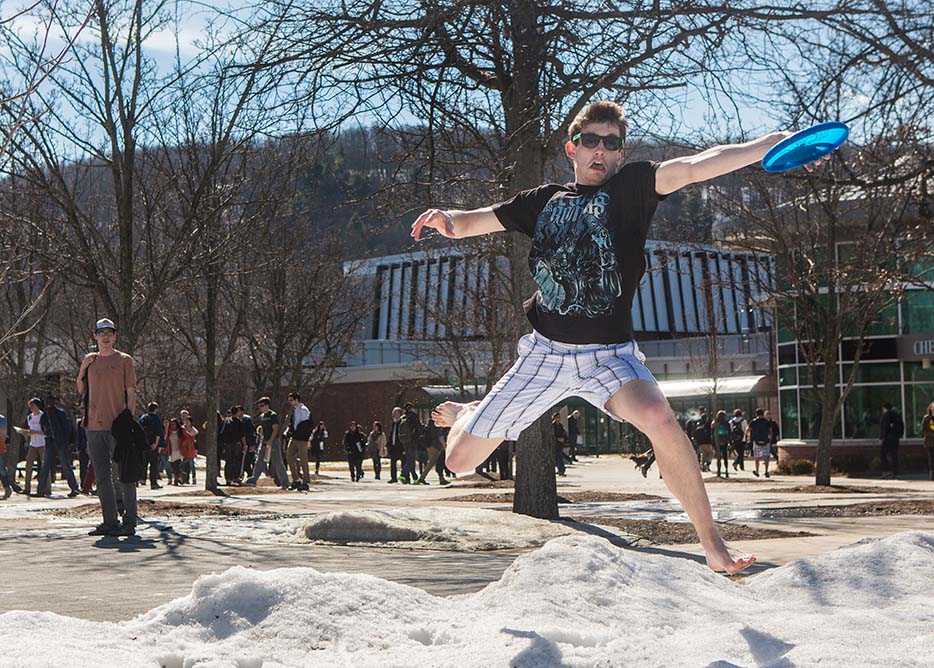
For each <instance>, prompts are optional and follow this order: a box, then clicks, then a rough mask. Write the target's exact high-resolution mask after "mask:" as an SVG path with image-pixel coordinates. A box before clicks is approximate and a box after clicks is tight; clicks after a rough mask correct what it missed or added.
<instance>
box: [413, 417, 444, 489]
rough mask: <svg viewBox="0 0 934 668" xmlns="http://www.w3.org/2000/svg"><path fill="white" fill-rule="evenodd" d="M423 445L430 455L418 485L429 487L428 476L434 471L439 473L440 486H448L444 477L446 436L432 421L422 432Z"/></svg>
mask: <svg viewBox="0 0 934 668" xmlns="http://www.w3.org/2000/svg"><path fill="white" fill-rule="evenodd" d="M422 444H423V445H424V446H425V452H426V453H427V454H428V464H426V465H425V468H424V470H423V471H422V473H421V475H420V476H419V478H418V484H420V485H427V484H428V480H427V478H428V474H429V473H431V471H432V469H434V470H435V471H437V472H438V484H439V485H447V484H448V481H447V479H445V477H444V434H442V430H441V429H440V428H439V427H437V426H436V425H435V423H434V422H432V421H431V420H429V421H428V423H427V424H426V425H425V427H424V429H423V430H422Z"/></svg>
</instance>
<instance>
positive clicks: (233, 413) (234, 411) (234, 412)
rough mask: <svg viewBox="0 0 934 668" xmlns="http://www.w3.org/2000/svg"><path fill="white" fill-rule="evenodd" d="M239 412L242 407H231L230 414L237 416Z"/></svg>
mask: <svg viewBox="0 0 934 668" xmlns="http://www.w3.org/2000/svg"><path fill="white" fill-rule="evenodd" d="M239 412H240V407H239V406H231V407H230V414H231V415H236V414H237V413H239Z"/></svg>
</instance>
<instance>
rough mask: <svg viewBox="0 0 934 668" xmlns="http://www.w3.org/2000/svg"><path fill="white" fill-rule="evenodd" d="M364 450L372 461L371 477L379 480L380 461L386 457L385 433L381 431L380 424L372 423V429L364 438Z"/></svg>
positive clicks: (381, 424) (381, 425)
mask: <svg viewBox="0 0 934 668" xmlns="http://www.w3.org/2000/svg"><path fill="white" fill-rule="evenodd" d="M366 449H367V453H368V454H369V456H370V459H371V460H372V461H373V477H374V478H376V479H377V480H379V474H380V471H381V470H382V462H381V459H382V458H383V457H385V456H386V432H384V431H383V423H382V422H379V421H376V422H374V423H373V429H372V431H370V433H369V434H368V435H367V437H366Z"/></svg>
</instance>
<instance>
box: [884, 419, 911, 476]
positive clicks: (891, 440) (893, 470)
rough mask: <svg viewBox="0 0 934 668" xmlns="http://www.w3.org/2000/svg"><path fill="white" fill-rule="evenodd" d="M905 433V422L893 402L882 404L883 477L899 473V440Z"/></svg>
mask: <svg viewBox="0 0 934 668" xmlns="http://www.w3.org/2000/svg"><path fill="white" fill-rule="evenodd" d="M904 433H905V423H904V422H902V416H901V415H899V414H898V411H896V410H895V409H894V408H892V404H890V403H889V402H888V401H886V402H885V403H883V404H882V419H881V420H880V421H879V438H880V439H881V441H882V443H881V447H880V449H879V460H880V462H881V464H882V477H883V478H894V477H895V476H897V475H898V441H899V439H900V438H901V437H902V436H903V435H904Z"/></svg>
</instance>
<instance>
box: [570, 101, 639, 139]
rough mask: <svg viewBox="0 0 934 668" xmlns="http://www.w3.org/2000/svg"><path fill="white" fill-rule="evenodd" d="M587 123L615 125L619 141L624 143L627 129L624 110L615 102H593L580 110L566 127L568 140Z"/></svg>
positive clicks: (627, 124) (627, 123)
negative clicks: (617, 129)
mask: <svg viewBox="0 0 934 668" xmlns="http://www.w3.org/2000/svg"><path fill="white" fill-rule="evenodd" d="M588 123H616V126H617V127H618V128H619V137H620V139H621V140H622V141H623V142H625V141H626V129H627V128H628V127H629V122H628V121H627V120H626V110H625V109H623V107H622V105H619V104H617V103H616V102H609V101H601V102H594V103H592V104H589V105H587V106H586V107H584V108H583V109H581V110H580V112H579V113H578V114H577V116H575V117H574V120H573V121H571V125H570V126H569V127H568V139H570V138H571V137H573V136H574V135H576V134H577V133H578V132H580V131H581V129H582V128H583V127H584V126H585V125H587V124H588Z"/></svg>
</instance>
